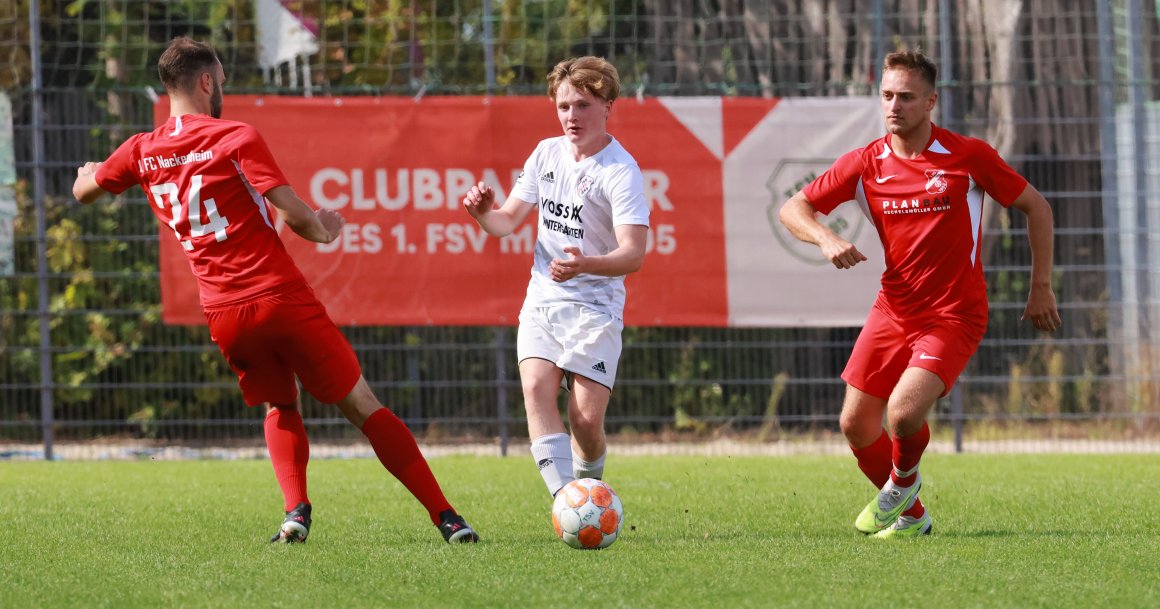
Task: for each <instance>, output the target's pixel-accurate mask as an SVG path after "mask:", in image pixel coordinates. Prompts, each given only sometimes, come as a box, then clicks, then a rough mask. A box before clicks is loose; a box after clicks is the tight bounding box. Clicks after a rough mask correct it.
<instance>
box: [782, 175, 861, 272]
mask: <svg viewBox="0 0 1160 609" xmlns="http://www.w3.org/2000/svg"><path fill="white" fill-rule="evenodd" d="M816 213H817V210H815V209H814V206H813V205H812V204H811V203H810V200H809V199H807V198H806V196H805V194H803V193H802V192H801V191H798V193H797V194H796V195H794V196H792V197H790V199H789V200H788V201H786V202H785V205H782V206H781V212H780V214H778V215H779V218H780V219H781V223H782V224H784V225H785V227H786V228H787V229H789V232H791V233H793V236H795V237H797V238H798V239H800V240H802V241H805V242H806V243H813V244H814V245H816V246H818V247H819V248H821V250H822V255H823V256H825V257H826V259H828V260H829V261H830V262H832V263H833V264H834V266H835V267H837V268H840V269H848V268H853V266H854V265H855V264H858V263H859V262H865V261H866V255H865V254H863V253H862V252H860V251H858V248H856V247H854V244H853V243H850V242H849V241H846V240H844V239H842V238H841V237H838V235H836V234H834V231H832V230H830V229H829V228H827V227H825V226H823V225H822V223H821V222H818V221H817V219H816V218H815V217H814V214H816Z"/></svg>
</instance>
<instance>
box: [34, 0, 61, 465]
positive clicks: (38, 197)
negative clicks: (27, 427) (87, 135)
mask: <svg viewBox="0 0 1160 609" xmlns="http://www.w3.org/2000/svg"><path fill="white" fill-rule="evenodd" d="M28 28H29V41H28V46H29V49H28V50H29V55H30V56H31V59H32V204H33V205H34V206H35V207H36V313H37V318H38V320H39V322H40V428H41V434H42V436H43V438H44V458H45V460H46V461H51V460H52V458H53V444H54V442H53V440H54V437H53V427H54V425H55V415H54V412H53V411H54V409H53V402H52V338H51V336H50V334H49V332H50V331H51V326H50V324H49V319H48V314H49V310H48V242H47V232H48V228H47V219H46V217H45V216H46V210H45V200H44V198H45V197H44V106H43V100H42V99H41V96H42V95H43V88H44V87H43V84H42V80H41V78H42V75H41V69H42V68H41V64H40V0H31V2H30V3H29V8H28Z"/></svg>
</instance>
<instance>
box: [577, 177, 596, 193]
mask: <svg viewBox="0 0 1160 609" xmlns="http://www.w3.org/2000/svg"><path fill="white" fill-rule="evenodd" d="M595 184H596V178H593V177H592V176H584V177H582V178H580V181H579V182H577V183H576V192H578V193H580V196H581V197H583V196H584V195H586V194H588V191H589V190H592V186H593V185H595Z"/></svg>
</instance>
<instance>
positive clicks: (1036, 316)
mask: <svg viewBox="0 0 1160 609" xmlns="http://www.w3.org/2000/svg"><path fill="white" fill-rule="evenodd" d="M1011 207H1014V208H1015V209H1018V210H1019V211H1021V212H1023V213H1025V214H1027V239H1028V240H1029V241H1030V243H1031V293H1030V294H1028V295H1027V307H1026V308H1024V309H1023V317H1022V319H1029V320H1031V323H1032V325H1034V326H1035V329H1037V330H1046V331H1048V332H1054V331H1055V330H1056V329H1057V328H1059V326H1060V324H1061V323H1062V320H1061V319H1060V317H1059V309H1058V308H1057V306H1056V304H1055V292H1054V291H1053V290H1052V289H1051V268H1052V259H1053V258H1052V257H1053V255H1054V249H1055V227H1054V221H1053V219H1052V213H1051V205H1049V204H1048V203H1047V199H1045V198H1043V195H1042V194H1040V192H1039V191H1038V190H1036V189H1035V187H1034V186H1032V185H1030V184H1028V185H1027V188H1024V189H1023V192H1022V193H1021V194H1020V195H1019V196H1018V197H1017V198H1016V199H1015V201H1013V202H1012V203H1011Z"/></svg>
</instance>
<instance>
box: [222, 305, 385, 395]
mask: <svg viewBox="0 0 1160 609" xmlns="http://www.w3.org/2000/svg"><path fill="white" fill-rule="evenodd" d="M205 317H206V319H207V320H209V331H210V336H211V337H212V338H213V341H214V342H215V343H217V346H218V348H219V349H221V352H222V355H224V356H225V358H226V361H227V362H229V364H230V368H232V369H233V371H234V373H235V374H237V375H238V386H239V387H241V388H242V397H243V398H244V399H245V400H246V404H248V405H250V406H256V405H258V404H261V403H263V402H271V403H274V404H292V403H294V400H295V399H296V398H297V397H298V386H297V384H296V383H295V382H294V377H295V376H297V377H298V379H299V380H301V381H302V388H303V389H305V390H306V391H307V392H309V393H310V395H313V396H314V397H315V398H317V399H318V401H320V402H324V403H327V404H334V403H336V402H338V401H339V400H341V399H342V398H344V397H346V396H347V395H348V394H349V393H350V392H351V390H352V389H354V386H355V383H357V382H358V379H359V376H361V375H362V369H361V368H360V367H359V363H358V358H356V357H355V354H354V350H353V349H351V346H350V343H349V342H347V340H346V337H345V336H343V335H342V332H340V331H339V330H338V327H337V326H335V325H334V322H332V321H331V320H330V317H329V316H328V315H327V314H326V309H325V308H324V307H323V306H322V303H320V302H318V299H317V298H315V297H314V294H313V293H311V292H310V291H297V292H287V293H282V294H273V295H270V296H265V297H262V298H258V299H256V300H252V301H249V302H244V303H240V304H235V305H229V306H223V307H214V308H207V309H206V310H205Z"/></svg>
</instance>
